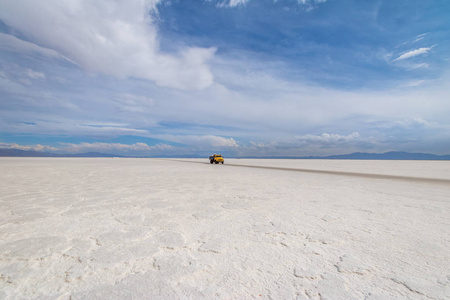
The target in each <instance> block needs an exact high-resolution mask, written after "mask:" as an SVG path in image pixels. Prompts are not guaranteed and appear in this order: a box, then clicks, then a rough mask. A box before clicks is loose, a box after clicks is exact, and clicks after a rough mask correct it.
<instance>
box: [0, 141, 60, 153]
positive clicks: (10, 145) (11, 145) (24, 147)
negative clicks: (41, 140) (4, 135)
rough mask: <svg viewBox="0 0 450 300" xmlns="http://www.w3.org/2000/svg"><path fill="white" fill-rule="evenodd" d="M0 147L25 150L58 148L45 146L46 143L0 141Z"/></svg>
mask: <svg viewBox="0 0 450 300" xmlns="http://www.w3.org/2000/svg"><path fill="white" fill-rule="evenodd" d="M0 148H7V149H19V150H25V151H30V150H33V151H40V152H42V151H56V150H58V149H57V148H55V147H52V146H46V145H40V144H37V145H19V144H16V143H1V142H0Z"/></svg>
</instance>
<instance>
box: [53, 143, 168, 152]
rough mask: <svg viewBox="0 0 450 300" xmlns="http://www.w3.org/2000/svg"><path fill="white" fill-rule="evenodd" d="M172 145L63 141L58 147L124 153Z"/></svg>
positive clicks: (82, 150) (74, 150)
mask: <svg viewBox="0 0 450 300" xmlns="http://www.w3.org/2000/svg"><path fill="white" fill-rule="evenodd" d="M171 149H174V147H173V146H170V145H167V144H158V145H155V146H149V145H147V144H146V143H135V144H121V143H79V144H71V143H65V144H63V146H62V147H61V148H60V149H59V150H61V151H64V152H68V153H82V152H92V151H95V152H123V153H124V154H126V153H130V152H140V153H142V152H152V151H155V150H171Z"/></svg>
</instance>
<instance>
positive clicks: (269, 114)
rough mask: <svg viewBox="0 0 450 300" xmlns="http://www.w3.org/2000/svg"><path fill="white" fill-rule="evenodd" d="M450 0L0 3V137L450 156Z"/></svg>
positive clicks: (55, 144) (6, 143)
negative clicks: (37, 4)
mask: <svg viewBox="0 0 450 300" xmlns="http://www.w3.org/2000/svg"><path fill="white" fill-rule="evenodd" d="M449 12H450V2H449V1H446V0H442V1H415V0H409V1H406V0H398V1H381V0H379V1H377V0H374V1H356V0H354V1H350V0H320V1H319V0H276V1H275V0H196V1H188V0H171V1H167V0H148V1H145V0H135V1H106V0H97V1H88V0H48V1H45V2H42V3H40V5H39V6H36V5H35V4H34V1H31V0H23V1H12V0H0V147H1V148H18V149H25V150H37V151H52V152H57V153H80V152H91V151H99V152H106V153H114V154H122V155H143V156H159V155H169V156H170V155H208V154H209V153H212V152H221V153H223V154H224V155H229V156H247V155H252V156H271V155H280V156H281V155H288V156H304V155H330V154H343V153H350V152H356V151H363V152H385V151H410V152H429V153H435V154H444V153H445V154H448V153H450V118H449V117H448V116H449V115H450V88H449V86H450V74H449V65H450V20H449V18H448V13H449Z"/></svg>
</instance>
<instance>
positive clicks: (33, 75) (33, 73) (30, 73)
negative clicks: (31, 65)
mask: <svg viewBox="0 0 450 300" xmlns="http://www.w3.org/2000/svg"><path fill="white" fill-rule="evenodd" d="M26 72H27V75H28V77H30V78H32V79H45V74H44V73H41V72H36V71H33V70H31V69H27V71H26Z"/></svg>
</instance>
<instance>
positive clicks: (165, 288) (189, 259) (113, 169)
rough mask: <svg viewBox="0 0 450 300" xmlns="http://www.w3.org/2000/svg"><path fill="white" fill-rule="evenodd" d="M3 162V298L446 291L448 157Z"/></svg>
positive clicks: (417, 295) (435, 295)
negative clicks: (407, 159) (422, 159)
mask: <svg viewBox="0 0 450 300" xmlns="http://www.w3.org/2000/svg"><path fill="white" fill-rule="evenodd" d="M228 163H231V164H233V163H234V164H241V165H245V164H247V165H259V166H264V165H265V166H268V167H282V168H285V167H290V168H299V169H305V168H310V169H314V168H315V169H321V170H327V169H328V170H332V171H333V170H335V169H336V168H337V169H338V170H340V171H344V172H346V171H347V172H353V173H355V172H361V173H370V172H372V173H376V174H387V175H396V176H397V175H398V176H403V177H405V176H411V177H425V178H428V179H429V178H438V179H439V180H436V181H433V180H424V181H423V182H422V181H420V180H417V179H416V180H412V181H411V180H407V179H405V178H403V177H399V178H393V177H386V178H370V177H364V176H340V175H336V174H324V173H305V172H291V171H286V170H276V169H263V168H249V167H236V166H230V165H227V164H228ZM267 164H269V165H267ZM286 164H288V166H286ZM0 165H1V172H0V182H1V186H0V214H1V215H0V238H1V239H0V298H1V299H36V298H41V299H66V298H67V299H68V298H69V297H71V299H98V298H101V299H129V298H133V299H141V298H147V299H174V298H193V299H211V298H231V299H255V298H256V299H260V298H263V299H266V298H270V297H271V298H274V299H363V298H365V299H398V298H408V299H411V298H414V299H448V298H450V252H449V251H448V249H450V218H449V216H450V181H449V180H448V179H449V177H448V174H449V170H450V163H449V162H439V163H437V162H401V163H398V162H397V163H392V162H389V161H376V162H369V161H367V162H359V163H355V162H353V161H335V162H331V161H308V162H305V161H295V162H294V163H292V161H291V162H288V161H276V160H274V161H257V160H236V161H232V160H227V161H226V162H225V165H210V164H209V163H208V161H207V160H205V161H199V160H188V161H173V160H158V159H112V158H111V159H110V158H106V159H82V158H76V159H65V158H57V159H54V158H2V159H0ZM446 180H447V181H446Z"/></svg>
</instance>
